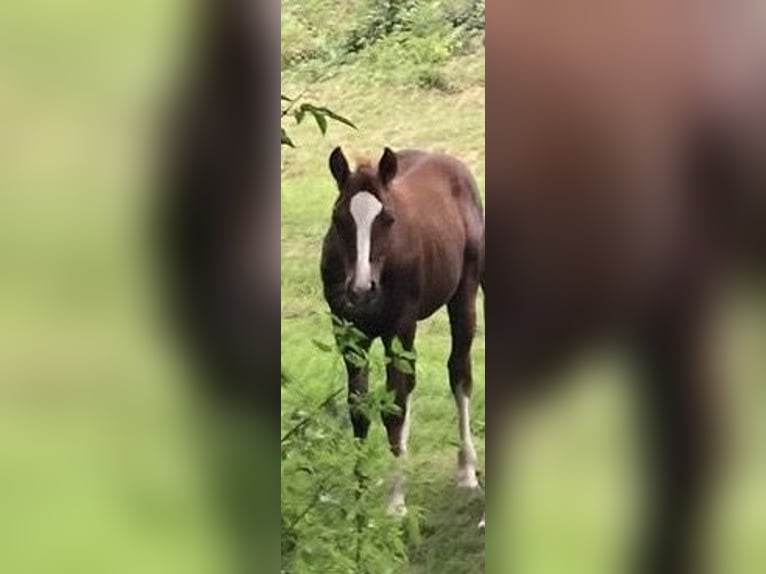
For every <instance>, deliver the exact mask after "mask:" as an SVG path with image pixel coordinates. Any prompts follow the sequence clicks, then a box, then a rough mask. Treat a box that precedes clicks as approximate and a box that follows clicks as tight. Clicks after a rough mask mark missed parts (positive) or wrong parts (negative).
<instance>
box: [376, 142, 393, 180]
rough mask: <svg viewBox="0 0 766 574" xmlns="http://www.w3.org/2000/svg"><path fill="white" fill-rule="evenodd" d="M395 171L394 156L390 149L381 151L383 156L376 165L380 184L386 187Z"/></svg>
mask: <svg viewBox="0 0 766 574" xmlns="http://www.w3.org/2000/svg"><path fill="white" fill-rule="evenodd" d="M396 169H397V165H396V154H395V153H394V152H393V151H392V150H391V148H388V147H387V148H385V149H384V150H383V156H382V157H381V158H380V162H379V163H378V176H379V177H380V182H381V183H382V184H383V185H388V184H389V182H390V181H391V180H392V179H394V176H395V175H396Z"/></svg>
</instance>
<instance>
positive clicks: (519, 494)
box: [282, 0, 766, 574]
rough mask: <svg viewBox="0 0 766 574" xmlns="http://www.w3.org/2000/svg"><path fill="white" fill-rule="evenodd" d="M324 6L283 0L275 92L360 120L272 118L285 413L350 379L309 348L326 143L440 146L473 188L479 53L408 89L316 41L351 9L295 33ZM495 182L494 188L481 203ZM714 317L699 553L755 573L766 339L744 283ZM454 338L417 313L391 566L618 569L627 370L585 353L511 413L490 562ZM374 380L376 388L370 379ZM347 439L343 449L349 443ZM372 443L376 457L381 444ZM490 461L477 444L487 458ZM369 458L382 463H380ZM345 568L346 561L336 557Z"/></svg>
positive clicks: (494, 505) (405, 73)
mask: <svg viewBox="0 0 766 574" xmlns="http://www.w3.org/2000/svg"><path fill="white" fill-rule="evenodd" d="M322 6H323V2H322V1H321V0H316V1H313V2H312V1H306V2H297V1H294V2H286V3H284V4H283V65H284V68H283V75H282V82H283V88H282V91H283V93H285V94H286V95H290V96H294V95H296V94H303V95H304V97H305V98H306V99H307V100H309V101H313V102H317V103H320V104H327V105H329V106H330V107H331V108H332V109H334V110H336V111H338V112H340V113H342V114H343V115H345V116H346V117H348V118H350V119H351V120H352V121H354V122H355V123H356V124H357V126H358V128H359V129H358V130H357V131H354V130H351V129H348V128H346V127H344V126H341V125H338V124H331V127H330V129H329V131H328V133H327V135H326V136H324V137H323V136H321V135H320V134H319V133H317V130H316V127H315V126H314V125H311V124H309V125H301V126H299V127H294V126H292V124H291V123H290V122H284V123H283V125H284V126H285V127H287V128H288V129H289V131H290V134H291V137H293V139H294V140H295V141H296V143H297V145H298V147H297V149H287V148H284V149H283V154H282V178H283V179H282V364H283V368H284V369H286V371H287V372H288V373H289V374H290V376H291V377H292V379H293V382H292V383H291V384H290V385H288V386H286V388H285V389H284V390H283V413H287V412H294V411H295V410H296V409H300V408H301V407H304V408H308V407H309V406H311V405H316V404H318V403H319V402H320V401H321V400H322V399H323V398H324V397H325V396H327V395H328V394H329V393H330V392H331V391H332V390H334V389H335V388H339V387H342V386H343V384H344V382H345V379H344V373H343V368H342V364H341V361H340V359H339V358H338V357H337V356H335V355H328V354H326V353H322V352H320V351H319V350H318V349H317V348H316V346H315V345H314V344H313V342H312V339H315V338H316V339H320V340H322V341H324V342H327V343H329V342H330V340H331V335H330V323H329V319H328V318H327V316H326V315H325V306H324V303H323V300H322V295H321V282H320V278H319V269H318V266H319V254H320V245H321V238H322V236H323V234H324V232H325V231H326V227H327V225H328V221H329V213H330V208H331V205H332V202H333V199H334V197H335V193H336V191H335V189H334V185H333V181H332V179H331V176H330V174H329V172H328V170H327V157H328V154H329V152H330V151H331V149H332V148H333V147H334V146H335V145H338V144H340V145H343V147H344V150H346V153H347V155H349V156H350V157H355V156H367V157H373V158H375V157H377V156H378V154H379V153H380V151H381V150H382V147H383V146H384V145H389V146H392V147H394V148H397V147H404V146H420V147H424V148H427V149H433V150H442V151H447V152H450V153H454V154H455V155H457V156H459V157H461V158H463V159H464V160H465V161H467V162H468V164H469V165H470V166H471V168H472V169H473V171H474V173H475V174H476V176H477V178H478V180H479V182H480V186H481V187H482V189H483V188H484V122H485V114H484V67H483V66H484V53H483V50H476V51H473V52H469V53H463V54H457V55H455V56H453V57H450V58H448V59H447V60H446V61H443V62H440V63H439V65H438V73H437V75H439V76H440V78H441V81H440V82H439V86H437V87H436V88H434V86H430V87H428V86H427V87H424V86H423V85H420V84H419V83H418V77H419V76H418V72H417V71H416V70H414V69H413V67H412V61H411V60H407V59H406V58H405V59H403V60H401V61H399V62H398V63H393V64H392V63H391V62H392V60H391V59H390V58H392V57H391V56H390V54H388V53H387V52H386V51H385V50H384V49H381V50H380V52H382V53H383V54H384V55H380V53H378V52H375V51H374V50H370V52H371V53H370V54H365V53H362V54H361V55H360V56H358V57H355V58H352V59H350V60H349V61H342V62H341V63H338V62H337V61H335V63H334V64H333V63H332V62H333V59H332V50H325V52H323V50H324V49H325V47H326V45H327V44H328V43H329V40H328V38H337V37H339V36H342V34H343V32H344V27H348V20H347V19H339V20H332V22H333V24H331V25H329V26H328V28H327V29H324V28H322V29H316V30H314V32H315V33H313V34H310V35H305V34H301V31H304V30H311V26H310V24H311V15H312V14H315V13H316V12H317V11H320V12H321V9H322ZM328 21H329V20H328ZM307 54H308V56H306V55H307ZM328 54H329V55H328ZM301 57H305V58H306V60H305V61H301ZM285 60H287V64H286V65H285ZM295 61H300V62H301V63H299V64H295ZM381 62H385V63H387V64H388V65H387V66H382V65H381ZM444 85H446V86H447V88H446V89H445V88H444ZM491 193H492V192H491V190H488V191H487V195H488V196H489V209H490V210H491V201H492V200H491ZM723 327H724V328H723V331H722V334H723V335H725V336H724V337H723V339H724V344H723V345H722V347H721V351H722V353H723V354H724V355H725V357H726V366H727V371H726V372H728V373H730V374H731V376H730V377H729V381H728V385H729V386H728V389H729V393H728V394H727V395H726V401H724V402H722V406H723V407H724V410H725V412H726V413H727V416H728V420H727V423H728V427H727V428H728V430H729V431H730V433H729V438H728V443H727V447H728V448H727V458H726V465H725V468H724V472H723V476H722V481H721V483H720V486H721V488H720V491H719V496H718V497H717V498H716V500H715V501H714V504H713V512H714V515H713V520H712V526H711V529H710V532H709V533H708V542H707V543H706V544H705V545H704V550H705V552H706V553H708V555H709V556H710V561H711V563H712V564H713V565H714V571H715V572H721V573H722V574H724V573H725V574H734V573H736V574H757V573H759V572H762V571H763V569H764V568H766V552H764V547H763V545H762V543H761V540H762V536H763V533H764V532H766V495H765V494H764V493H763V489H762V486H760V485H762V484H763V482H764V480H766V416H765V415H766V394H765V393H764V388H766V387H764V385H763V381H764V379H765V378H766V363H764V359H763V355H762V352H761V349H763V348H764V345H765V344H766V307H765V306H764V301H763V299H762V297H760V296H759V295H758V294H757V293H756V294H755V295H754V294H753V292H751V291H747V290H743V291H738V292H737V293H736V294H734V295H733V296H732V298H731V301H730V304H729V305H728V307H727V313H726V314H725V321H724V325H723ZM483 339H484V331H483V318H482V320H481V321H480V335H479V338H478V341H477V344H476V349H475V353H474V365H475V367H476V379H477V389H476V400H475V401H474V404H473V416H474V421H475V426H476V431H477V433H476V434H477V435H478V436H479V441H478V442H479V444H481V445H482V446H483V435H484V433H483V421H484V396H485V381H484V370H483V359H484V355H485V346H484V340H483ZM448 343H449V339H448V328H447V323H446V318H445V315H444V313H443V312H442V313H439V314H438V315H437V316H435V317H434V318H433V319H431V320H429V321H427V322H425V323H424V324H423V326H422V328H421V329H420V331H419V338H418V341H417V345H418V354H419V364H418V371H417V373H418V381H419V382H418V387H417V388H416V391H415V399H414V407H413V408H414V424H413V432H412V436H411V451H412V452H411V456H410V463H409V469H410V481H411V482H410V487H409V494H410V498H411V500H413V501H414V503H415V505H416V506H417V507H418V509H419V511H420V514H419V530H420V536H419V537H416V542H413V541H412V539H413V537H412V536H411V535H410V534H408V530H407V526H406V525H405V528H404V532H403V534H402V536H403V538H404V539H405V540H406V542H407V544H406V555H407V556H408V560H409V564H408V565H407V566H396V567H393V566H392V567H391V568H390V571H397V572H398V571H406V572H455V573H461V572H466V573H470V572H481V571H483V570H485V568H486V569H487V570H488V571H491V572H515V573H522V574H524V573H532V574H614V573H617V572H623V571H625V570H624V568H625V565H626V563H625V561H626V560H627V558H626V557H627V556H628V554H627V553H628V552H629V551H630V548H631V547H630V543H631V540H632V535H633V534H634V533H635V531H634V527H635V525H636V524H637V520H638V519H639V518H640V516H641V512H642V509H643V508H644V507H645V502H644V498H643V495H642V490H641V482H640V480H639V479H638V477H640V470H641V466H640V461H641V458H640V457H641V451H640V442H639V438H640V435H641V427H640V424H641V423H640V420H639V419H638V416H637V413H636V412H635V409H634V408H633V405H635V404H636V397H635V395H634V394H633V390H632V387H631V384H630V383H631V378H632V377H633V373H632V372H631V370H630V369H629V368H627V365H626V361H625V360H624V358H623V357H621V356H618V355H612V354H603V355H599V356H594V357H584V358H583V360H582V361H581V362H579V363H577V364H575V365H572V367H571V368H570V369H569V370H567V371H566V372H565V373H562V374H561V377H562V378H564V379H566V380H567V381H568V382H570V383H571V384H569V385H567V386H566V388H565V389H564V390H563V391H562V392H561V393H559V394H557V395H554V396H552V397H550V398H549V400H546V401H544V402H542V403H540V404H537V405H534V406H533V407H530V408H529V409H527V410H525V411H524V413H523V416H521V417H520V418H519V420H517V421H515V424H514V429H513V430H514V433H513V435H512V436H509V437H507V440H506V444H507V449H506V450H507V452H508V456H507V457H506V458H505V460H503V461H492V462H491V464H492V465H495V466H493V469H494V470H493V476H496V475H495V474H494V473H496V472H498V473H499V474H500V475H501V476H505V477H506V480H501V481H499V484H494V483H493V484H489V485H488V486H487V488H488V491H489V492H490V493H491V495H490V501H491V502H490V504H489V507H488V513H489V516H490V527H489V528H490V530H489V532H488V535H487V540H486V545H487V551H488V554H487V560H486V563H485V557H484V540H483V539H482V538H481V537H479V536H477V533H476V531H475V529H474V524H475V519H476V517H477V516H478V515H479V513H480V512H481V509H482V504H483V502H482V498H483V497H482V496H481V495H477V494H474V495H471V494H467V493H462V492H460V491H459V490H458V489H456V488H455V487H454V486H453V485H452V482H451V481H452V473H453V469H454V464H455V447H454V442H455V438H456V437H455V434H456V432H455V419H456V416H455V413H454V408H453V405H452V401H451V398H450V395H449V390H448V385H447V382H446V371H445V368H444V364H445V360H446V356H447V349H448ZM377 352H378V353H379V352H380V349H377ZM493 352H502V349H497V350H496V351H493ZM375 383H376V384H377V385H378V386H380V385H381V384H382V380H381V379H380V377H378V379H377V380H375ZM491 384H495V385H497V384H502V381H494V382H492V383H490V386H491ZM487 396H491V391H489V394H488V395H487ZM340 410H341V411H342V410H343V404H342V401H340ZM337 419H338V421H340V422H339V423H338V426H340V427H341V428H342V429H344V431H345V432H346V433H348V434H350V432H351V431H350V426H349V425H348V423H347V421H346V420H345V419H344V418H343V415H342V414H341V415H339V416H338V417H337ZM381 426H382V425H380V424H379V423H378V424H377V426H376V427H374V430H375V432H373V434H372V436H371V441H373V442H376V443H377V444H379V445H382V444H384V443H385V435H384V433H383V430H382V428H381ZM502 438H505V437H502ZM502 438H501V440H502ZM494 440H498V439H497V438H495V439H494ZM319 444H321V443H319ZM328 444H329V443H328ZM332 444H336V445H337V444H338V443H332ZM340 444H345V447H344V448H347V449H349V452H352V451H351V449H352V445H351V444H350V441H349V442H348V443H342V442H341V443H340ZM378 453H379V456H380V457H382V458H383V461H385V460H387V458H386V457H387V456H388V454H387V453H386V451H385V448H384V447H380V448H379V450H378ZM483 458H484V457H483V448H482V464H481V468H482V469H483V468H484V462H483ZM349 460H352V457H350V456H346V457H342V456H339V457H336V458H334V459H332V460H331V461H330V460H328V462H327V464H328V465H333V464H337V465H341V466H339V467H337V469H336V471H337V472H338V473H341V474H343V473H347V475H350V474H351V466H350V463H349ZM343 464H345V465H346V466H345V467H344V466H342V465H343ZM378 468H379V469H380V471H381V472H383V470H384V469H385V465H384V462H380V463H379V466H378ZM282 480H283V504H285V501H286V500H288V504H289V503H290V502H292V497H294V496H296V493H295V491H294V490H292V489H290V488H289V487H288V489H287V491H285V488H286V485H289V484H290V483H291V481H293V480H294V477H293V476H291V475H289V474H288V475H285V474H284V470H283V478H282ZM306 488H309V485H307V486H306ZM381 504H382V503H381ZM322 512H323V510H322V509H321V508H319V509H317V510H315V511H314V519H315V520H316V521H317V523H318V525H317V526H316V529H315V530H314V531H313V532H314V533H319V532H324V535H323V536H324V537H323V538H322V537H321V536H319V534H315V535H314V538H313V539H312V540H310V541H308V542H306V543H307V544H309V545H312V548H314V549H316V548H321V547H322V545H325V546H326V547H333V546H337V545H340V546H341V547H342V546H343V545H344V544H348V543H349V540H350V539H349V538H348V532H347V531H345V530H343V529H342V528H340V529H338V530H337V531H335V530H334V529H335V528H336V523H335V522H333V520H334V519H332V518H331V513H330V511H327V512H328V514H325V515H323V514H322ZM323 516H324V518H325V520H326V524H325V528H324V530H322V529H321V522H322V519H323ZM318 552H319V553H321V550H319V551H318ZM391 553H392V554H393V550H392V551H391ZM305 564H310V559H309V560H307V561H306V562H305ZM307 571H308V570H307ZM338 571H346V570H344V569H343V567H340V566H339V568H338Z"/></svg>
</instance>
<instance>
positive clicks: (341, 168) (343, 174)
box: [330, 146, 350, 188]
mask: <svg viewBox="0 0 766 574" xmlns="http://www.w3.org/2000/svg"><path fill="white" fill-rule="evenodd" d="M330 172H331V173H332V176H333V177H334V178H335V181H337V182H338V187H339V188H341V187H343V184H344V183H346V179H348V175H349V173H350V172H349V169H348V161H346V156H345V155H343V150H341V149H340V146H338V147H336V148H335V149H334V150H332V153H331V154H330Z"/></svg>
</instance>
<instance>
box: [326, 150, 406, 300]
mask: <svg viewBox="0 0 766 574" xmlns="http://www.w3.org/2000/svg"><path fill="white" fill-rule="evenodd" d="M396 170H397V160H396V154H395V153H394V152H393V151H391V150H390V149H389V148H385V150H384V152H383V156H382V157H381V159H380V161H379V162H378V166H377V167H373V166H372V165H369V164H361V165H359V166H357V169H356V171H354V172H351V171H350V169H349V166H348V162H347V161H346V157H345V156H344V155H343V152H342V151H341V149H340V148H339V147H337V148H335V149H334V150H333V152H332V154H331V155H330V171H331V173H332V175H333V177H334V178H335V181H336V182H337V184H338V191H339V194H338V198H337V200H336V201H335V206H334V208H333V214H332V223H331V225H332V229H333V230H334V232H335V236H336V237H337V238H338V242H339V248H340V250H341V251H342V253H343V260H344V263H345V280H346V283H345V285H346V297H347V300H348V303H349V304H350V305H351V306H352V307H356V308H374V307H375V304H376V303H378V302H379V301H380V300H381V296H382V285H381V279H382V277H383V265H384V263H385V260H386V256H387V254H388V253H389V252H390V248H391V236H392V234H393V229H394V227H395V225H394V224H395V222H396V213H395V212H394V207H393V205H392V201H391V196H390V190H389V185H390V183H391V180H393V178H394V176H395V175H396Z"/></svg>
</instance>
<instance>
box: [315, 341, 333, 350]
mask: <svg viewBox="0 0 766 574" xmlns="http://www.w3.org/2000/svg"><path fill="white" fill-rule="evenodd" d="M311 342H312V343H314V346H315V347H316V348H317V349H319V350H320V351H322V352H323V353H332V347H331V346H330V345H328V344H327V343H323V342H322V341H320V340H318V339H312V340H311Z"/></svg>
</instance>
